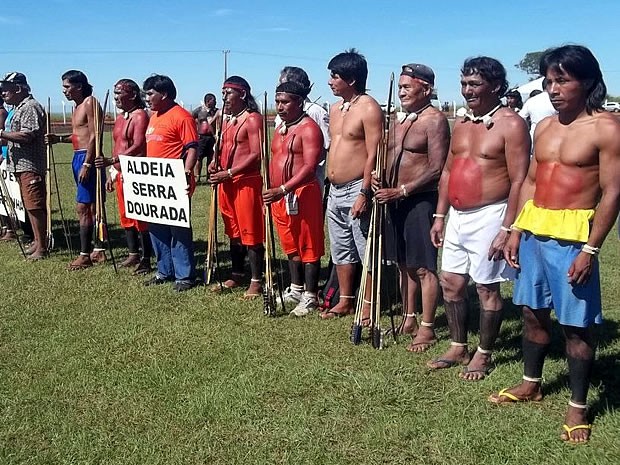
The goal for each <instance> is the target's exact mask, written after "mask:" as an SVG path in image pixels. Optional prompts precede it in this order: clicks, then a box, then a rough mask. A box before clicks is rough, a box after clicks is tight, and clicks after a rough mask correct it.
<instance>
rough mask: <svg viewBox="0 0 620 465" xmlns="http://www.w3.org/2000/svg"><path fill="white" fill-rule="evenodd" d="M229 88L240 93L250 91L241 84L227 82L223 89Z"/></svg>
mask: <svg viewBox="0 0 620 465" xmlns="http://www.w3.org/2000/svg"><path fill="white" fill-rule="evenodd" d="M227 87H229V88H231V89H235V90H238V91H245V92H247V91H248V89H247V88H246V87H245V86H242V85H240V84H235V83H234V82H225V83H224V85H223V86H222V89H226V88H227Z"/></svg>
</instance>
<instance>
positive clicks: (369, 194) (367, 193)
mask: <svg viewBox="0 0 620 465" xmlns="http://www.w3.org/2000/svg"><path fill="white" fill-rule="evenodd" d="M360 194H362V195H363V196H364V197H366V198H367V199H370V198H371V197H372V191H371V190H370V189H366V188H364V187H362V188H361V189H360Z"/></svg>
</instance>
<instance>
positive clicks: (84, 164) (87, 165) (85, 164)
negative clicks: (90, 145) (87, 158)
mask: <svg viewBox="0 0 620 465" xmlns="http://www.w3.org/2000/svg"><path fill="white" fill-rule="evenodd" d="M82 166H85V167H86V168H90V167H91V166H93V165H91V164H90V163H86V162H84V163H82Z"/></svg>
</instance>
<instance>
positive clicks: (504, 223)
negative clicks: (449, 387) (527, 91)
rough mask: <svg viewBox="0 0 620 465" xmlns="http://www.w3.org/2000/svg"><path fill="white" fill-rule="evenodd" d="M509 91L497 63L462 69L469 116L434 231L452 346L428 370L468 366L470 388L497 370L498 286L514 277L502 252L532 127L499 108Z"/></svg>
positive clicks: (446, 172)
mask: <svg viewBox="0 0 620 465" xmlns="http://www.w3.org/2000/svg"><path fill="white" fill-rule="evenodd" d="M507 88H508V83H507V81H506V70H505V69H504V67H503V66H502V64H501V63H500V62H499V61H497V60H495V59H493V58H489V57H477V58H470V59H468V60H466V61H465V63H464V65H463V68H462V69H461V93H462V94H463V97H464V98H465V99H466V100H467V105H468V107H469V112H468V113H467V114H466V115H465V116H464V117H463V118H458V119H457V120H456V122H455V124H454V129H453V132H452V144H451V147H450V153H449V154H448V159H447V161H446V164H445V166H444V169H443V172H442V174H441V179H440V181H439V200H438V202H437V211H436V213H435V214H434V215H433V216H434V217H435V219H434V222H433V227H432V228H431V240H432V242H433V244H434V245H435V247H443V253H442V266H441V268H442V272H441V278H440V283H441V288H442V291H443V299H444V307H445V310H446V317H447V319H448V326H449V328H450V337H451V339H452V342H451V344H450V347H449V348H448V350H447V351H446V352H445V353H444V354H443V355H442V356H441V357H439V358H436V359H434V360H431V361H430V362H428V366H429V367H430V368H432V369H441V368H450V367H452V366H455V365H466V366H465V368H464V369H463V371H462V372H461V373H460V375H459V376H460V377H461V378H463V379H466V380H472V381H476V380H481V379H484V378H485V377H486V376H487V375H488V374H489V372H490V371H491V369H492V362H491V351H492V350H493V346H494V344H495V340H496V339H497V336H498V334H499V330H500V326H501V322H502V313H501V310H502V304H503V302H502V296H501V294H500V289H499V285H500V283H501V282H503V281H507V280H509V279H512V277H513V271H512V270H510V269H509V268H508V267H507V266H506V264H505V262H504V261H503V248H504V245H505V244H506V241H507V240H508V236H509V233H510V225H511V224H512V222H513V220H514V218H515V214H516V209H517V201H518V195H519V189H520V187H521V184H522V183H523V180H524V179H525V175H526V172H527V167H528V162H529V152H530V138H529V134H528V131H527V125H526V124H525V122H524V121H523V119H522V118H520V117H519V115H517V114H516V113H515V112H514V111H512V110H510V109H509V108H506V107H503V106H502V104H501V101H500V97H501V96H502V95H504V93H505V92H506V89H507ZM448 209H449V211H448ZM446 216H449V219H448V224H447V226H446V227H445V235H444V221H445V218H446ZM470 277H471V279H473V280H474V282H475V283H476V290H477V291H478V296H479V298H480V307H481V308H480V343H479V344H478V349H477V350H476V351H475V352H474V353H473V354H470V353H469V351H468V349H467V320H468V306H467V301H466V298H467V292H466V288H467V283H468V281H469V278H470Z"/></svg>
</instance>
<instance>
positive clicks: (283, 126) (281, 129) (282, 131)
mask: <svg viewBox="0 0 620 465" xmlns="http://www.w3.org/2000/svg"><path fill="white" fill-rule="evenodd" d="M305 116H306V113H305V112H302V114H301V116H300V117H299V118H297V119H296V120H295V121H291V122H290V123H286V122H284V121H282V124H281V125H280V127H279V128H278V132H279V133H280V134H282V135H283V136H284V135H286V133H287V132H288V128H290V127H291V126H295V125H296V124H297V123H299V122H300V121H301V120H302V119H304V117H305Z"/></svg>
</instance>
